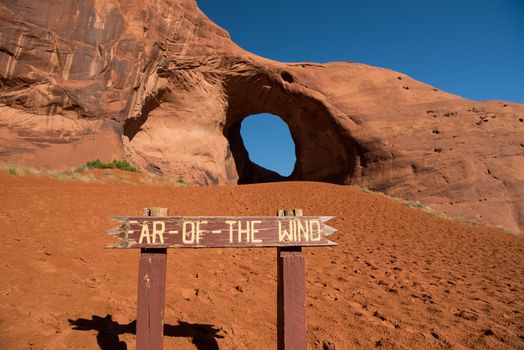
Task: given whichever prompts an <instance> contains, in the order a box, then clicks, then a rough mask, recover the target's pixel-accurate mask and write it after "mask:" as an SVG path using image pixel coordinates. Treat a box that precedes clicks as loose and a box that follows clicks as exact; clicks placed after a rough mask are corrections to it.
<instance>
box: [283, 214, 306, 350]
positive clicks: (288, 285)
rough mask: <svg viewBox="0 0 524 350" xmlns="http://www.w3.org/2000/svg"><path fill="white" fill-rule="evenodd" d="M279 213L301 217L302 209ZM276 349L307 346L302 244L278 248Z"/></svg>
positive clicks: (284, 349)
mask: <svg viewBox="0 0 524 350" xmlns="http://www.w3.org/2000/svg"><path fill="white" fill-rule="evenodd" d="M277 215H278V216H302V209H291V210H279V211H278V213H277ZM277 349H278V350H289V349H293V350H294V349H299V350H302V349H303V350H306V349H307V325H306V272H305V266H304V255H303V254H302V247H300V246H298V247H297V246H294V247H279V248H277Z"/></svg>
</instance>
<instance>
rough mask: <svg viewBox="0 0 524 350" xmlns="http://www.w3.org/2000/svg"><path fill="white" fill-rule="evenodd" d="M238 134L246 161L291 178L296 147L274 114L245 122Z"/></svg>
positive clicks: (253, 116)
mask: <svg viewBox="0 0 524 350" xmlns="http://www.w3.org/2000/svg"><path fill="white" fill-rule="evenodd" d="M240 134H241V136H242V140H243V142H244V146H245V147H246V150H247V152H248V154H249V159H250V160H251V161H252V162H253V163H255V164H256V165H257V166H261V167H263V168H265V169H267V170H269V171H272V172H276V173H277V174H278V175H280V176H282V177H287V176H289V175H291V173H292V172H293V169H294V167H295V162H296V155H295V143H294V142H293V138H292V137H291V132H290V131H289V127H288V126H287V124H286V123H285V122H284V121H283V120H282V119H281V118H280V117H278V116H275V115H273V114H266V113H264V114H256V115H251V116H248V117H246V118H244V119H243V120H242V122H241V126H240Z"/></svg>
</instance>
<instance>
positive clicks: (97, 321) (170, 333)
mask: <svg viewBox="0 0 524 350" xmlns="http://www.w3.org/2000/svg"><path fill="white" fill-rule="evenodd" d="M69 324H70V325H71V327H72V328H73V329H74V330H78V331H89V330H95V331H97V332H98V334H97V335H96V340H97V343H98V346H99V347H100V350H127V344H126V342H124V341H122V340H120V338H119V336H120V335H121V334H126V333H128V334H136V320H135V321H132V322H130V323H128V324H120V323H118V322H115V321H113V318H112V316H111V315H106V316H105V317H100V316H97V315H93V316H91V319H86V318H78V319H76V320H71V319H69ZM219 332H220V329H218V328H216V327H214V326H213V325H209V324H199V323H188V322H184V321H178V324H177V325H170V324H165V325H164V336H165V337H166V336H167V337H185V338H191V341H192V342H193V344H195V346H196V349H198V350H219V347H218V343H217V341H216V339H220V338H224V336H222V335H220V334H218V333H219Z"/></svg>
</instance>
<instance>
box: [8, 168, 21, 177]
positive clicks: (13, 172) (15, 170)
mask: <svg viewBox="0 0 524 350" xmlns="http://www.w3.org/2000/svg"><path fill="white" fill-rule="evenodd" d="M5 171H6V172H7V173H8V174H9V175H13V176H19V175H20V174H21V171H20V169H19V168H17V167H15V166H7V167H5Z"/></svg>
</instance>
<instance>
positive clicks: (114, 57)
mask: <svg viewBox="0 0 524 350" xmlns="http://www.w3.org/2000/svg"><path fill="white" fill-rule="evenodd" d="M0 27H1V28H2V31H1V32H0V124H1V128H0V160H1V161H2V162H4V163H20V164H30V165H36V166H49V167H61V166H75V165H79V164H82V163H83V162H85V161H87V160H92V159H94V158H102V159H111V158H124V157H125V158H127V159H128V160H130V162H132V163H133V164H135V165H137V166H138V167H139V168H141V169H142V170H144V171H150V172H157V173H163V174H168V175H171V176H175V177H182V178H184V179H185V180H186V181H188V182H191V183H194V184H201V185H207V184H225V183H237V182H238V183H250V182H260V181H268V180H272V179H276V178H277V177H276V175H275V174H273V173H271V172H269V171H267V170H265V169H263V168H261V167H259V166H257V165H256V164H254V163H252V162H251V161H250V160H249V157H248V154H247V151H246V149H245V147H244V145H243V142H242V139H241V137H240V132H239V131H240V122H241V121H242V119H243V118H245V117H246V116H248V115H250V114H255V113H262V112H268V113H273V114H277V115H279V116H281V117H282V118H283V119H284V121H285V122H286V123H287V124H288V126H289V128H290V131H291V134H292V136H293V139H294V141H295V144H296V152H297V162H296V166H295V169H294V171H293V173H292V174H291V176H290V177H289V179H290V180H309V181H327V182H333V183H339V184H360V185H364V186H367V187H369V188H371V189H374V190H378V191H383V192H386V193H388V194H391V195H394V196H400V197H405V198H409V199H412V200H419V201H421V202H422V203H424V204H426V205H429V206H431V207H433V208H434V209H436V210H440V211H443V212H446V213H448V214H449V215H451V216H459V217H463V218H468V219H476V220H478V221H480V222H483V223H486V224H490V225H502V226H505V227H508V228H511V229H513V230H522V229H523V228H524V106H523V105H519V104H514V103H506V102H502V101H487V102H475V101H471V100H467V99H464V98H461V97H459V96H455V95H452V94H448V93H445V92H443V91H439V90H437V89H435V88H433V87H431V86H428V85H426V84H423V83H421V82H418V81H415V80H413V79H411V78H410V77H408V76H406V75H404V74H401V73H398V72H394V71H391V70H386V69H381V68H376V67H371V66H367V65H364V64H355V63H349V62H339V63H329V64H315V63H294V64H288V63H280V62H275V61H271V60H268V59H264V58H261V57H258V56H256V55H253V54H251V53H249V52H246V51H244V50H242V49H241V48H239V47H238V46H236V45H235V44H234V43H233V42H232V41H231V40H230V38H229V35H228V33H227V32H226V31H224V30H223V29H221V28H219V27H218V26H216V25H215V24H213V23H212V22H211V21H210V20H209V19H207V18H206V17H205V15H204V14H203V13H202V12H201V11H200V10H199V9H198V8H197V5H196V2H195V1H193V0H150V1H147V2H145V3H144V2H139V1H133V0H119V1H117V0H82V1H64V2H49V1H46V0H31V1H29V0H0Z"/></svg>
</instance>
